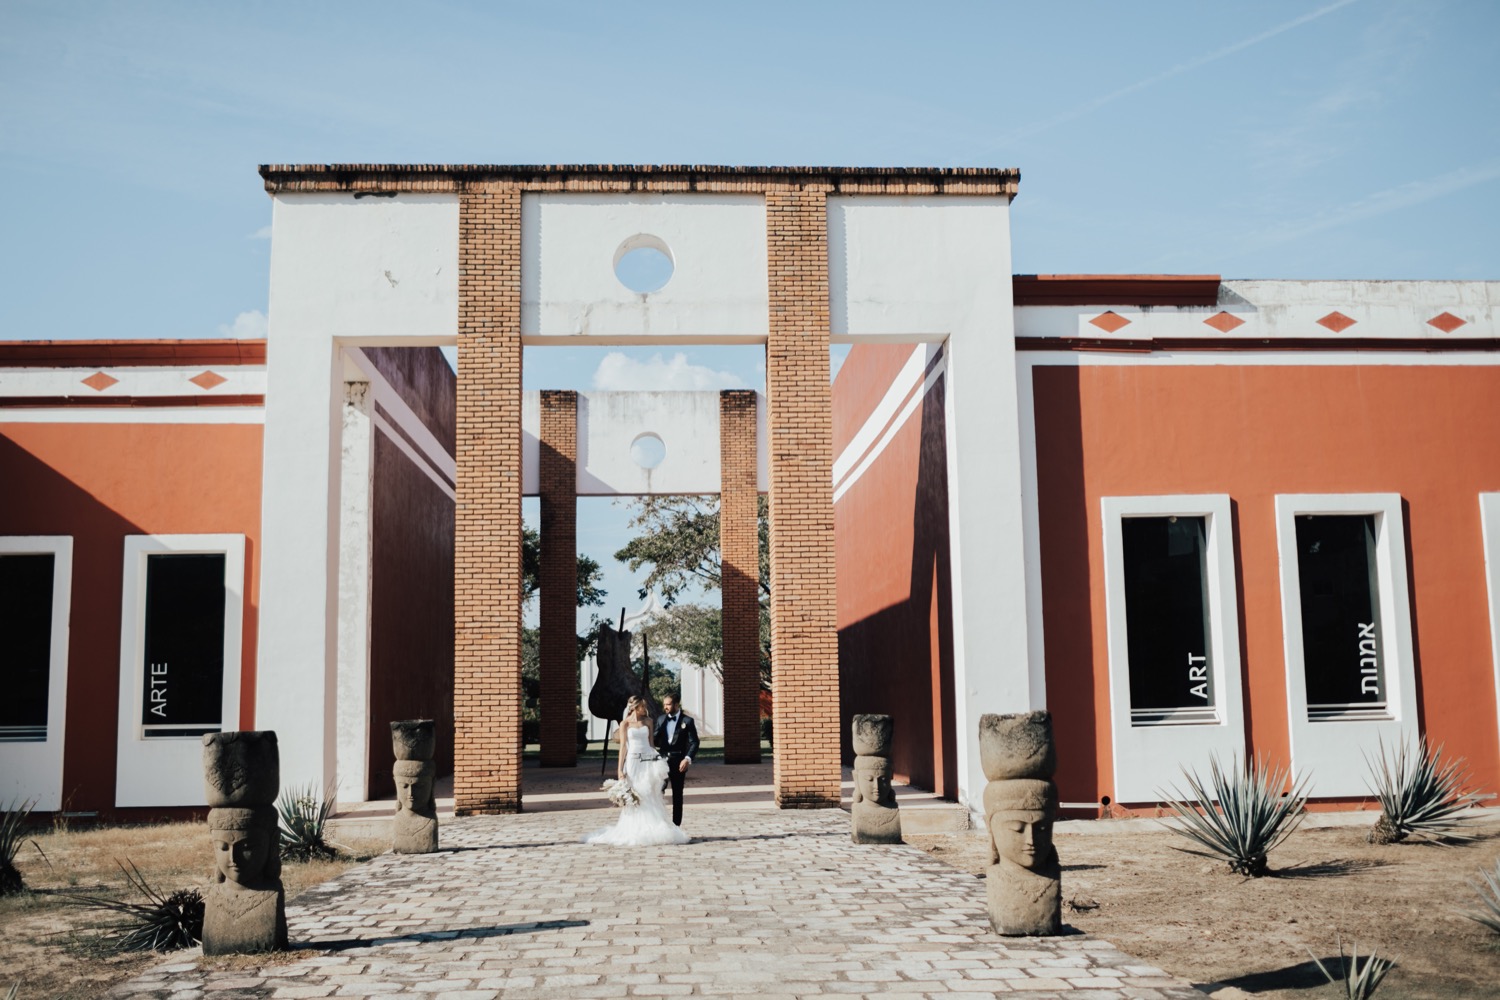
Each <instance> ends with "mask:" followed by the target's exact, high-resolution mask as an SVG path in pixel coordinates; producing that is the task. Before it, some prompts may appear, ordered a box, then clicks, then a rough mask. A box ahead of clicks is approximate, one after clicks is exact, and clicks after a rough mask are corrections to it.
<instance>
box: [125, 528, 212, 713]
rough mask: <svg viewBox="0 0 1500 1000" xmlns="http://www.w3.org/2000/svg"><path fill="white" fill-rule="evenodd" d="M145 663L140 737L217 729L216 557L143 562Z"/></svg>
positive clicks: (149, 558) (176, 557)
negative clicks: (144, 585) (144, 580)
mask: <svg viewBox="0 0 1500 1000" xmlns="http://www.w3.org/2000/svg"><path fill="white" fill-rule="evenodd" d="M145 660H146V662H145V665H144V669H143V670H142V676H141V722H142V723H143V724H144V725H145V726H146V733H145V735H147V736H158V737H160V736H197V735H201V734H203V733H204V732H216V731H217V730H218V728H219V727H220V726H221V725H222V724H223V720H222V719H221V718H220V715H221V709H222V704H223V694H224V556H223V555H222V554H218V555H151V556H147V557H146V656H145ZM162 727H166V728H162Z"/></svg>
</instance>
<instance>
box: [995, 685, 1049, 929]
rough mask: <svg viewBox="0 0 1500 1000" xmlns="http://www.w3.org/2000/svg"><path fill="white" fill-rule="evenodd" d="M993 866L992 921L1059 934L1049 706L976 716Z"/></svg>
mask: <svg viewBox="0 0 1500 1000" xmlns="http://www.w3.org/2000/svg"><path fill="white" fill-rule="evenodd" d="M979 762H980V766H981V767H983V768H984V775H985V777H986V778H988V779H989V784H988V785H986V786H985V789H984V818H985V826H986V828H987V829H988V831H989V836H990V867H989V871H988V873H987V878H986V880H985V894H986V897H987V902H988V908H989V916H990V926H991V927H992V928H993V929H994V931H995V933H997V934H1003V935H1006V936H1009V937H1018V936H1031V937H1036V936H1042V935H1051V934H1060V933H1062V871H1061V868H1060V867H1059V865H1058V861H1057V849H1056V848H1055V847H1054V846H1053V844H1052V824H1053V822H1054V821H1055V820H1056V818H1057V786H1056V785H1054V784H1053V783H1052V775H1053V773H1054V772H1055V771H1056V770H1057V752H1056V749H1055V746H1054V744H1053V740H1052V716H1051V715H1050V714H1048V713H1047V712H1023V713H1020V714H1015V715H985V716H983V717H981V718H980V720H979Z"/></svg>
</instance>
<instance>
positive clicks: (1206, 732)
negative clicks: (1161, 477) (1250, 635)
mask: <svg viewBox="0 0 1500 1000" xmlns="http://www.w3.org/2000/svg"><path fill="white" fill-rule="evenodd" d="M1100 507H1101V510H1102V513H1103V525H1102V529H1103V531H1102V533H1103V540H1104V617H1105V623H1106V632H1107V641H1108V647H1109V697H1110V731H1111V734H1112V742H1113V747H1114V771H1115V780H1114V796H1115V801H1117V802H1158V801H1161V799H1162V797H1163V794H1164V793H1166V792H1168V791H1169V789H1170V787H1172V786H1176V787H1177V788H1179V789H1181V788H1182V787H1183V779H1182V768H1183V767H1184V766H1186V767H1189V768H1197V769H1198V770H1200V771H1201V770H1203V769H1204V768H1205V767H1206V766H1207V763H1208V757H1209V755H1210V754H1216V755H1217V756H1218V757H1219V758H1220V759H1221V760H1224V761H1228V760H1230V759H1231V758H1232V757H1235V756H1238V757H1240V758H1241V759H1243V758H1244V755H1245V707H1244V690H1243V689H1244V680H1243V677H1242V675H1241V669H1240V620H1239V598H1238V593H1237V591H1236V589H1235V572H1234V570H1235V562H1234V558H1235V554H1234V521H1233V519H1232V516H1231V505H1230V500H1229V495H1228V494H1224V493H1210V494H1189V495H1174V496H1134V497H1102V498H1101V499H1100ZM1174 515H1175V516H1177V517H1201V518H1203V519H1204V529H1205V538H1204V562H1205V569H1204V571H1205V575H1206V580H1205V582H1206V583H1207V585H1208V609H1207V610H1208V621H1209V636H1208V642H1209V650H1210V653H1211V657H1212V668H1213V669H1212V676H1213V684H1214V693H1215V705H1214V710H1215V713H1216V715H1217V721H1215V722H1200V723H1191V724H1179V725H1149V726H1133V725H1131V715H1130V653H1129V651H1130V645H1129V641H1128V637H1127V635H1126V622H1125V542H1124V532H1123V530H1122V528H1121V521H1122V520H1123V519H1124V518H1127V517H1171V516H1174Z"/></svg>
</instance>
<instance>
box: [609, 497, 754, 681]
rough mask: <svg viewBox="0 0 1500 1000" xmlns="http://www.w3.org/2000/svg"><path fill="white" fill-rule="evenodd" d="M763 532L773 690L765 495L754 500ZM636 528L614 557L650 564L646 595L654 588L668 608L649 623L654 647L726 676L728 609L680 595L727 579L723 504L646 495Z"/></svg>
mask: <svg viewBox="0 0 1500 1000" xmlns="http://www.w3.org/2000/svg"><path fill="white" fill-rule="evenodd" d="M756 514H757V518H756V519H757V522H758V529H759V531H758V533H759V548H760V558H759V563H760V565H759V572H758V577H759V595H760V676H761V687H763V688H764V689H766V690H768V691H769V690H770V689H771V611H770V602H771V557H770V553H771V536H770V529H769V526H768V521H767V509H766V498H765V497H760V498H759V500H758V502H757V504H756ZM630 527H632V528H634V529H637V531H638V534H636V535H635V537H633V538H632V539H631V540H630V541H629V542H628V543H626V545H625V547H624V548H622V549H620V551H618V552H616V553H615V558H616V559H618V560H620V561H621V562H623V563H625V564H626V565H628V566H629V567H630V568H631V570H639V569H640V568H641V567H642V566H646V565H649V566H650V567H651V569H650V572H649V573H647V574H646V580H645V586H644V587H642V588H641V592H640V594H641V598H642V599H645V597H646V595H647V594H648V593H650V592H651V591H653V590H654V591H656V592H657V593H659V594H660V595H661V601H662V604H663V605H664V606H665V607H666V611H665V612H664V613H663V614H662V615H660V616H659V617H658V618H657V620H656V621H655V622H653V623H652V624H650V625H648V626H646V628H645V629H644V631H646V632H647V633H648V634H649V635H650V636H651V644H652V646H654V647H656V648H658V649H660V650H661V651H662V652H668V651H670V652H671V654H672V655H673V656H674V657H675V658H677V659H680V660H683V661H684V662H687V663H690V664H692V665H694V666H697V667H703V668H707V669H711V670H713V671H714V672H715V673H719V674H720V675H721V676H722V670H723V666H722V665H723V662H724V627H723V613H722V610H721V609H720V607H719V606H718V605H716V604H699V603H694V602H691V601H683V600H681V598H683V597H684V596H686V595H687V594H688V593H690V592H691V591H692V590H693V588H694V587H696V588H698V589H701V590H703V591H708V592H712V591H715V590H719V589H720V588H721V587H722V585H723V571H722V563H721V559H720V553H719V507H718V502H717V499H716V498H714V497H701V496H688V495H669V496H654V497H644V498H642V499H641V500H639V501H638V506H637V507H636V511H635V513H634V514H633V515H632V516H631V519H630Z"/></svg>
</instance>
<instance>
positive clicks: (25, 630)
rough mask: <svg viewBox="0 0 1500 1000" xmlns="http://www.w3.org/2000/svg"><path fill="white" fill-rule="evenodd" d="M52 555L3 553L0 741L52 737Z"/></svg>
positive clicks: (0, 577) (0, 560) (0, 571)
mask: <svg viewBox="0 0 1500 1000" xmlns="http://www.w3.org/2000/svg"><path fill="white" fill-rule="evenodd" d="M52 573H53V557H52V555H51V554H50V553H43V554H39V555H31V554H27V555H3V556H0V684H4V686H5V694H4V697H0V743H31V742H40V741H42V740H45V739H46V738H47V686H48V681H49V680H50V679H51V673H52Z"/></svg>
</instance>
